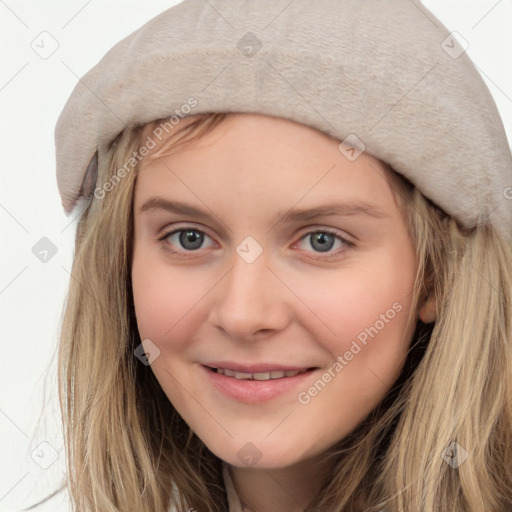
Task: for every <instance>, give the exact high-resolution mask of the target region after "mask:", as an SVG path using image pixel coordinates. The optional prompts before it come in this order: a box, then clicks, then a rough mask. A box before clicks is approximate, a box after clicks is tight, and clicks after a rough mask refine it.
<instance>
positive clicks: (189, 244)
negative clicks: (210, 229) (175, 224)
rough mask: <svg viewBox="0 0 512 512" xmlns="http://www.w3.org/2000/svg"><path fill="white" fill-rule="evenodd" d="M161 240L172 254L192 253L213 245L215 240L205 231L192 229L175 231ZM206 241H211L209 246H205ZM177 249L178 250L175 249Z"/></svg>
mask: <svg viewBox="0 0 512 512" xmlns="http://www.w3.org/2000/svg"><path fill="white" fill-rule="evenodd" d="M159 240H161V241H162V242H164V244H165V245H166V248H167V249H169V250H170V251H172V252H192V251H197V250H198V249H201V248H206V247H210V246H211V245H213V240H212V239H211V238H210V237H209V236H208V235H207V234H206V233H205V232H204V231H201V230H199V229H196V228H192V227H187V228H185V229H175V230H173V231H170V232H168V233H166V234H165V235H163V236H162V237H161V238H160V239H159ZM205 240H209V241H210V243H209V244H208V245H207V246H203V244H204V242H205ZM176 247H178V249H175V248H176Z"/></svg>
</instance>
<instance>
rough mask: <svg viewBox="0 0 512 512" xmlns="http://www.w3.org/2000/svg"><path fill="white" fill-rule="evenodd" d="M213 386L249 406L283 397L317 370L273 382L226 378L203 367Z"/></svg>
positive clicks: (272, 380) (273, 380)
mask: <svg viewBox="0 0 512 512" xmlns="http://www.w3.org/2000/svg"><path fill="white" fill-rule="evenodd" d="M201 368H202V369H203V371H204V372H206V375H207V377H208V378H209V379H210V381H211V383H212V384H213V386H215V388H216V389H218V390H219V391H221V392H222V393H223V394H225V395H227V396H228V397H230V398H234V399H235V400H238V401H239V402H245V403H248V404H254V403H260V402H266V401H269V400H272V399H273V398H276V397H278V396H280V395H283V394H285V393H287V392H289V391H291V390H292V389H294V388H296V387H298V386H299V385H301V384H302V385H304V383H305V381H306V380H307V379H308V378H309V377H311V375H312V373H313V372H314V371H315V370H307V371H305V372H303V373H299V374H298V375H295V376H294V377H283V378H281V379H271V380H247V379H246V380H242V379H235V377H226V375H222V374H221V373H217V372H214V371H213V370H210V369H209V368H208V367H206V366H201Z"/></svg>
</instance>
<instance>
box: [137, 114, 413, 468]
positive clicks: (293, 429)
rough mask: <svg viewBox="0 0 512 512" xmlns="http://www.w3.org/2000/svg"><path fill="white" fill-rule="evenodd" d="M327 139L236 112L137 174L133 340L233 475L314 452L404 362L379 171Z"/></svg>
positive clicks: (406, 301)
mask: <svg viewBox="0 0 512 512" xmlns="http://www.w3.org/2000/svg"><path fill="white" fill-rule="evenodd" d="M192 120H193V118H189V119H188V121H183V122H182V123H183V125H185V123H187V122H189V121H192ZM338 144H339V143H338V142H337V141H335V140H333V139H331V138H329V137H327V136H326V135H324V134H322V133H320V132H317V131H316V130H314V129H312V128H309V127H306V126H303V125H300V124H296V123H294V122H291V121H288V120H284V119H277V118H271V117H266V116H261V115H253V114H236V115H233V116H230V117H228V118H227V119H226V121H224V122H223V123H221V124H220V125H219V126H218V127H217V128H215V130H214V131H213V132H211V133H210V134H208V135H207V136H205V137H204V138H202V139H201V140H200V141H199V142H198V143H194V144H193V145H186V146H183V147H180V149H179V150H178V151H177V152H175V153H172V154H171V155H167V156H162V157H160V158H158V159H153V160H151V159H145V160H144V161H143V162H142V164H141V167H140V173H139V175H138V180H137V183H136V188H135V195H134V221H135V230H134V255H133V265H132V284H133V294H134V303H135V310H136V316H137V323H138V328H139V332H140V336H141V339H143V340H145V341H144V347H145V348H146V349H147V351H148V352H149V353H150V354H152V355H151V357H153V356H155V355H156V356H157V357H155V359H154V361H153V362H152V363H151V369H152V371H153V372H154V374H155V376H156V378H157V379H158V381H159V383H160V385H161V386H162V388H163V390H164V391H165V393H166V395H167V396H168V398H169V400H170V401H171V402H172V404H173V405H174V407H175V408H176V410H177V411H178V412H179V414H180V415H181V416H182V417H183V419H184V420H185V421H186V422H187V423H188V425H189V426H190V427H191V428H192V429H193V430H194V432H195V433H196V434H197V435H198V436H199V437H200V438H201V439H202V440H203V442H204V443H205V444H206V445H207V446H208V448H209V449H210V450H211V451H212V452H213V453H215V454H216V455H217V456H218V457H220V458H221V459H223V460H225V461H226V462H228V463H229V464H231V465H234V466H238V467H242V466H244V465H248V464H249V465H250V464H253V463H255V462H257V463H258V467H263V468H277V467H286V466H291V465H293V464H296V463H299V462H302V461H305V460H307V459H309V458H313V457H315V456H318V455H320V454H321V453H323V452H325V451H326V450H327V449H328V448H329V447H331V446H332V445H334V444H335V443H336V442H337V441H339V440H341V439H342V438H344V437H345V436H347V435H348V434H349V433H350V432H351V431H353V430H354V429H355V428H356V427H357V426H358V424H360V423H361V421H362V420H363V419H364V418H365V417H366V416H368V414H369V413H370V412H371V411H372V409H374V408H375V407H376V405H377V404H378V403H379V402H380V401H381V400H382V398H383V397H384V395H385V394H386V392H387V391H388V390H389V389H390V388H391V386H392V384H393V383H394V381H395V380H396V378H397V377H398V375H399V373H400V370H401V368H402V366H403V362H404V358H405V356H406V353H407V350H408V347H409V343H410V340H411V337H412V334H413V328H414V325H413V326H412V328H410V329H408V330H407V331H406V323H407V317H408V315H409V313H410V312H411V305H412V300H413V295H412V290H413V285H414V278H415V272H416V268H417V261H416V256H415V251H414V247H413V245H412V242H411V239H410V237H409V234H408V231H407V227H406V224H405V221H404V219H403V218H402V215H401V212H400V209H399V205H398V204H397V202H396V199H395V197H394V195H393V192H392V189H391V186H390V184H389V183H388V181H387V178H386V171H385V169H384V167H383V166H382V165H381V164H380V162H379V161H378V160H376V159H374V158H373V157H371V156H369V155H367V154H365V153H363V154H361V155H360V156H359V157H358V158H357V159H356V160H354V161H350V160H348V159H347V158H346V157H345V155H344V154H343V153H342V152H340V150H339V149H338ZM411 313H412V314H413V315H415V317H416V318H417V317H418V315H417V312H411Z"/></svg>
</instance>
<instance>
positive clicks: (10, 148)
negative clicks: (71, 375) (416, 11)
mask: <svg viewBox="0 0 512 512" xmlns="http://www.w3.org/2000/svg"><path fill="white" fill-rule="evenodd" d="M197 1H204V0H197ZM300 1H304V0H300ZM311 1H313V0H311ZM389 1H390V2H392V1H395V0H389ZM177 3H179V2H178V1H176V0H174V1H163V0H152V1H151V2H142V1H141V0H139V1H134V0H131V1H126V0H123V1H121V0H118V1H113V0H108V1H107V0H101V1H100V0H89V1H86V0H68V1H66V2H63V1H62V2H57V1H56V0H54V1H40V2H36V1H19V0H18V1H16V0H5V1H3V0H0V16H1V18H0V20H1V21H0V24H1V28H0V34H1V35H0V37H1V38H2V48H3V51H2V65H1V69H0V104H1V112H2V117H1V119H2V123H1V126H2V128H1V129H2V133H1V141H2V146H1V147H2V151H1V156H0V158H1V180H2V186H1V188H0V227H1V236H2V270H1V274H0V314H1V318H2V323H1V326H2V327H1V328H2V338H1V339H2V358H1V365H2V366H1V371H0V378H1V388H0V389H1V390H2V393H1V395H0V432H1V436H0V461H1V464H2V467H1V480H0V511H7V510H15V509H16V508H21V507H22V506H28V505H29V504H31V503H33V502H34V501H35V500H37V499H38V498H40V497H42V496H44V495H46V494H47V493H48V492H49V491H50V490H51V489H53V488H54V485H55V483H56V482H58V481H59V480H60V479H61V478H63V477H64V473H63V471H64V470H65V467H64V460H63V455H64V451H63V450H62V437H61V434H60V425H59V411H58V408H57V401H56V379H55V366H56V365H55V362H56V346H57V340H58V328H59V323H60V318H61V312H62V307H63V302H64V299H65V294H66V289H67V284H68V280H69V270H70V268H71V261H72V254H73V237H74V231H75V226H76V223H75V222H74V220H73V219H72V218H67V217H66V216H65V215H64V213H63V211H62V208H61V204H60V197H59V195H58V191H57V186H56V181H55V159H54V142H53V130H54V127H55V123H56V120H57V117H58V115H59V113H60V111H61V109H62V107H63V106H64V103H65V101H66V99H67V98H68V96H69V94H70V93H71V91H72V89H73V87H74V86H75V85H76V83H77V76H82V75H83V74H84V73H85V72H87V71H88V70H89V69H90V68H91V67H92V66H93V65H95V64H96V63H97V62H98V61H99V60H100V58H101V57H102V56H103V55H104V54H105V52H106V51H107V50H109V49H110V48H111V47H112V46H113V45H114V44H115V43H117V42H118V41H120V40H121V39H122V38H124V37H125V36H126V35H128V34H129V33H131V32H132V31H134V30H135V29H137V28H139V26H141V25H142V24H143V23H144V22H146V21H148V20H149V19H151V18H152V17H153V16H156V15H157V14H159V13H160V12H162V11H163V10H165V9H167V8H169V7H171V6H173V5H175V4H177ZM424 4H425V5H426V6H427V7H428V8H429V9H430V10H431V11H432V12H433V13H434V14H435V15H436V16H437V17H438V18H439V19H440V20H441V21H442V22H443V23H444V25H446V26H447V27H448V28H449V29H450V30H452V31H457V32H459V33H460V34H461V35H462V36H463V37H464V39H465V40H467V41H468V43H469V47H468V50H467V52H468V54H469V56H470V57H471V58H472V59H473V61H474V62H475V63H476V64H477V66H478V67H479V69H480V71H481V73H482V74H483V77H484V80H485V81H486V83H487V84H488V87H489V89H490V91H491V93H492V95H493V97H494V99H495V101H496V103H497V105H498V108H499V110H500V113H501V115H502V118H503V122H504V124H505V127H506V130H507V135H508V138H509V142H510V141H512V65H511V62H512V2H511V1H510V0H500V1H497V0H478V1H476V0H473V1H470V0H464V1H463V0H458V1H454V0H426V1H425V2H424ZM43 31H46V32H48V33H49V34H51V36H52V37H53V38H54V40H55V41H56V42H55V43H52V40H51V39H47V40H46V41H47V46H46V48H48V47H49V46H48V45H51V44H55V45H57V44H58V48H57V50H56V51H55V52H54V53H53V54H52V55H51V56H50V57H48V58H47V59H42V58H41V57H40V56H39V55H38V54H37V53H36V52H35V51H34V50H33V48H32V47H31V44H32V46H34V45H35V44H36V43H37V41H39V40H40V39H38V38H39V37H40V34H41V32H43ZM44 37H46V38H48V36H44ZM33 41H35V43H34V42H33ZM64 64H65V65H64ZM42 237H48V238H49V239H50V240H51V241H52V243H53V244H54V245H55V246H56V248H57V253H56V254H55V256H53V257H52V258H51V259H49V261H47V262H46V263H42V262H41V261H40V260H39V259H37V258H36V256H35V255H34V254H33V252H32V247H33V246H34V245H35V244H36V243H37V242H38V241H39V240H40V239H41V238H42ZM43 409H44V415H43V416H41V414H42V412H43ZM38 420H40V421H39V426H38V428H37V429H36V423H37V422H38ZM41 442H47V443H48V444H43V445H40V443H41ZM34 450H35V452H34ZM32 453H33V456H31V454H32ZM53 455H54V456H55V457H57V459H56V462H55V463H53V464H52V465H50V467H49V468H48V469H43V468H42V467H40V466H39V465H38V464H37V463H36V462H35V461H36V460H38V461H39V462H40V463H42V464H43V465H46V464H48V463H50V462H51V460H52V456H53ZM62 501H63V500H62V499H58V498H55V499H54V500H52V501H51V502H50V504H47V505H45V506H42V507H40V508H38V510H41V511H43V510H47V511H50V510H51V511H52V512H59V511H67V510H70V508H69V506H66V505H65V504H60V503H61V502H62Z"/></svg>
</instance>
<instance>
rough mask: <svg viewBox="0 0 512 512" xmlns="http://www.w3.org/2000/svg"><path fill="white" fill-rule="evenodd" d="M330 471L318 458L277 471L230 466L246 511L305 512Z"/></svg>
mask: <svg viewBox="0 0 512 512" xmlns="http://www.w3.org/2000/svg"><path fill="white" fill-rule="evenodd" d="M329 469H330V465H329V463H328V462H326V461H323V462H320V461H319V460H318V459H308V460H306V461H301V462H299V463H297V464H294V465H292V466H288V467H285V468H277V469H261V468H238V467H235V466H230V467H229V471H230V474H231V477H232V480H233V484H234V486H235V489H236V491H237V494H238V496H239V498H240V501H241V503H242V505H243V506H244V510H245V511H246V512H282V511H283V510H286V511H289V512H303V511H304V510H305V509H306V508H307V506H308V505H309V504H310V503H311V501H312V500H313V498H314V496H315V495H316V493H317V492H318V491H319V490H320V488H321V486H322V485H323V483H324V482H325V479H326V478H327V474H328V471H329Z"/></svg>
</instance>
